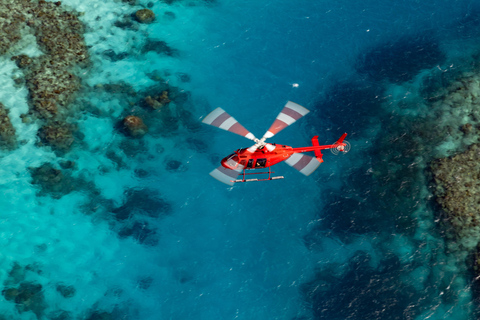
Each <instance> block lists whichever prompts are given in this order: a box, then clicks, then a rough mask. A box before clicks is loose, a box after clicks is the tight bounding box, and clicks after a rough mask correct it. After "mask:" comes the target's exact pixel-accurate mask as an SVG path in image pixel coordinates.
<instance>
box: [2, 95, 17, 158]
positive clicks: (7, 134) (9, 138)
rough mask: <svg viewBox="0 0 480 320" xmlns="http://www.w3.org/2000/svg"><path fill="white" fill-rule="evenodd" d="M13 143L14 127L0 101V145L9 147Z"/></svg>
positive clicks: (14, 140)
mask: <svg viewBox="0 0 480 320" xmlns="http://www.w3.org/2000/svg"><path fill="white" fill-rule="evenodd" d="M15 145H16V138H15V128H14V127H13V126H12V123H11V122H10V118H9V117H8V113H7V110H6V109H5V106H4V105H3V104H2V103H0V147H2V148H8V149H11V148H13V147H15Z"/></svg>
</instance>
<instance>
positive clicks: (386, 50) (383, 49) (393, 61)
mask: <svg viewBox="0 0 480 320" xmlns="http://www.w3.org/2000/svg"><path fill="white" fill-rule="evenodd" d="M444 60H445V55H444V53H443V52H442V51H441V50H440V47H439V43H438V42H437V41H435V39H434V37H433V36H432V35H422V36H420V35H418V36H411V37H405V38H403V39H399V40H396V41H389V42H386V43H384V44H382V45H380V46H378V47H375V48H373V49H371V50H370V51H369V52H367V53H366V54H364V55H363V56H362V57H361V58H360V59H359V60H358V63H357V64H356V65H357V70H358V71H359V72H360V73H365V74H368V75H369V76H370V77H371V78H372V79H373V80H376V81H381V80H388V81H390V82H394V83H397V82H405V81H408V80H411V79H412V78H413V77H414V76H415V75H417V74H418V73H419V72H420V71H421V70H423V69H430V68H432V67H434V66H436V65H439V64H442V63H443V61H444Z"/></svg>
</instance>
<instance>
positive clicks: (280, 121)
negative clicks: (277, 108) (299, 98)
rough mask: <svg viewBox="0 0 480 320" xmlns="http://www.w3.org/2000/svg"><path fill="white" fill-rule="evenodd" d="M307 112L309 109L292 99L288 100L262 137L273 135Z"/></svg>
mask: <svg viewBox="0 0 480 320" xmlns="http://www.w3.org/2000/svg"><path fill="white" fill-rule="evenodd" d="M309 112H310V111H309V110H308V109H306V108H304V107H302V106H301V105H299V104H296V103H294V102H292V101H288V102H287V104H286V105H285V107H283V110H282V111H281V112H280V113H279V114H278V116H277V118H276V119H275V121H274V122H273V124H272V126H271V127H270V129H268V131H267V132H266V133H265V135H264V136H263V138H271V137H273V136H274V135H276V134H277V133H279V132H280V131H282V130H283V129H285V128H286V127H288V126H289V125H291V124H292V123H294V122H295V121H297V120H298V119H300V118H301V117H303V116H304V115H306V114H307V113H309Z"/></svg>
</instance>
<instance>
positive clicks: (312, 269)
mask: <svg viewBox="0 0 480 320" xmlns="http://www.w3.org/2000/svg"><path fill="white" fill-rule="evenodd" d="M62 4H63V5H65V6H69V7H71V8H72V9H75V10H77V11H80V12H84V14H83V15H82V16H81V17H80V19H81V20H82V21H83V22H84V23H85V24H86V25H87V28H86V34H85V39H86V42H87V45H88V46H89V52H90V54H91V59H92V61H93V65H92V67H91V68H90V69H89V70H88V72H85V74H83V75H82V77H83V79H82V80H83V83H84V85H85V88H84V89H83V90H82V91H81V96H80V97H79V101H81V104H82V105H84V106H85V111H83V112H82V113H79V114H78V116H77V117H76V118H75V119H73V118H72V119H71V121H72V122H75V123H76V124H77V125H78V127H79V131H81V132H82V133H83V135H84V137H83V139H82V143H79V144H76V145H74V147H73V149H72V150H71V151H70V152H69V153H67V154H65V155H63V156H60V157H59V156H58V155H56V154H55V153H54V152H53V151H51V150H50V149H49V148H46V147H39V146H37V145H36V144H35V142H36V127H35V125H26V124H23V123H22V122H21V120H20V118H19V116H20V114H21V113H24V112H26V110H27V109H28V106H27V99H28V97H27V91H26V89H25V88H22V87H20V88H18V87H16V86H15V85H14V83H13V80H12V73H15V72H17V70H16V67H15V64H14V63H13V62H11V61H9V60H8V59H7V58H5V57H4V58H2V60H1V61H0V63H1V66H2V67H1V78H0V83H2V87H3V92H2V93H1V94H0V98H1V100H0V101H1V102H3V103H4V104H5V105H6V106H7V107H8V108H9V110H10V117H11V119H12V123H13V124H14V126H15V128H16V130H17V134H18V136H19V138H20V139H22V140H25V142H24V143H23V144H22V145H21V146H20V147H19V148H18V149H16V150H15V151H12V152H4V153H3V157H2V158H1V159H0V163H1V166H0V172H1V175H2V179H1V183H0V188H1V190H2V193H3V194H4V197H3V198H1V199H0V209H1V212H2V213H3V215H2V220H1V224H0V225H1V227H0V243H1V244H2V248H3V250H2V252H1V254H0V257H1V259H0V270H1V272H0V281H1V282H2V283H4V287H5V288H9V287H11V286H12V285H18V283H20V282H22V283H34V284H41V285H42V295H43V305H42V307H41V308H39V309H40V310H41V312H40V313H37V315H35V314H34V313H33V312H31V311H27V312H20V311H19V309H18V304H17V306H16V305H15V303H14V302H12V301H7V299H4V295H2V296H1V299H2V300H0V310H2V311H1V314H3V315H4V316H5V317H6V318H7V319H36V318H37V317H38V318H43V319H103V318H101V317H102V316H103V317H107V318H105V319H110V318H111V319H191V318H196V319H446V318H448V319H474V318H475V315H476V309H477V306H476V303H475V301H474V295H473V292H472V291H473V289H472V286H471V282H472V275H471V274H470V273H469V271H468V268H467V265H466V264H465V261H464V256H462V255H461V254H454V253H451V252H449V250H448V249H447V245H446V242H445V237H444V234H443V229H442V227H440V226H439V224H438V223H437V221H438V220H436V218H437V217H436V214H435V212H434V210H433V204H432V201H431V195H430V191H429V190H428V189H427V178H426V177H425V176H423V175H422V174H419V172H420V173H422V170H421V168H420V169H419V170H417V169H418V167H416V166H415V165H412V164H413V163H414V162H415V161H416V160H415V157H414V156H409V155H410V153H409V152H410V151H409V150H410V149H409V148H410V147H411V143H410V141H409V140H405V139H406V138H402V139H399V140H395V139H393V140H392V141H394V142H395V143H388V139H387V138H385V139H384V140H382V137H383V136H389V135H392V136H395V135H398V136H401V137H404V136H405V135H406V136H407V137H408V134H409V133H408V132H401V130H402V127H401V126H400V125H398V123H399V122H401V121H400V120H401V119H403V118H402V117H403V116H406V115H408V116H411V115H413V116H417V117H421V116H422V115H423V114H424V113H425V112H428V110H427V111H425V109H422V108H423V107H422V103H423V102H422V99H423V98H422V96H420V95H419V94H418V92H419V91H421V89H422V90H423V87H421V86H422V85H423V83H424V82H423V81H421V79H424V78H425V77H428V75H432V77H434V76H435V75H438V74H440V73H442V72H447V73H448V72H452V73H453V72H456V71H458V70H469V68H471V66H472V59H473V58H472V53H474V52H476V51H477V50H478V47H476V43H478V41H476V40H477V39H478V38H479V36H480V32H479V31H480V24H479V21H480V20H479V17H480V16H479V15H478V12H480V11H478V10H479V9H480V8H479V5H478V4H476V2H474V1H455V2H454V3H452V2H451V1H433V2H430V3H424V2H422V1H401V2H397V3H395V4H393V5H391V4H388V5H387V4H385V3H384V2H380V1H373V0H372V1H367V2H365V1H364V2H362V3H361V4H360V3H358V2H355V1H346V0H345V1H340V2H339V1H337V2H335V3H332V2H331V1H330V2H327V1H300V2H297V3H292V2H291V1H283V0H281V1H275V2H259V1H250V0H248V1H242V3H241V4H238V2H234V1H229V0H218V1H208V2H204V1H176V2H173V3H167V2H162V1H151V2H140V3H139V5H138V6H129V5H127V4H124V3H122V2H120V1H103V2H98V1H76V0H66V1H62ZM144 6H148V7H150V8H151V9H152V10H153V11H154V12H155V14H156V17H157V19H156V22H155V23H153V24H149V25H138V28H139V29H138V30H132V29H128V28H126V29H125V28H118V27H115V26H114V23H115V21H117V20H119V19H121V17H122V16H123V15H125V14H126V15H129V14H131V13H133V12H135V11H136V10H137V9H140V8H142V7H144ZM147 39H150V40H157V41H165V42H166V44H167V45H168V46H169V47H170V48H172V49H173V51H170V52H169V51H165V50H164V51H163V52H160V53H159V52H154V51H149V52H143V51H142V47H143V44H144V43H145V42H146V41H147ZM35 50H36V49H35V48H34V47H33V48H32V47H27V48H26V49H25V51H26V52H28V53H29V54H32V55H33V54H35V52H36V51H35ZM109 50H110V51H109ZM112 50H113V51H112ZM112 52H113V54H112ZM112 57H114V58H112ZM119 57H121V58H119ZM156 79H161V80H160V81H156ZM121 81H123V82H125V83H127V84H130V85H131V86H132V88H133V89H134V90H135V91H136V92H137V94H138V95H142V94H144V93H145V92H147V93H148V90H152V89H151V88H152V86H154V85H156V84H157V85H158V83H165V82H166V83H168V84H169V85H171V86H174V87H178V88H179V92H180V93H182V94H184V93H185V96H184V99H182V100H181V102H178V101H177V102H176V103H172V104H171V105H170V106H169V107H170V109H171V110H172V115H173V116H172V118H165V116H164V115H163V116H162V114H160V113H158V112H157V113H155V112H150V113H148V112H145V111H142V110H141V109H140V108H138V107H137V106H135V105H132V104H130V102H131V101H134V100H135V99H136V98H134V96H133V95H129V94H128V92H127V91H128V90H127V89H126V87H119V89H118V90H116V91H115V90H113V91H108V90H100V89H99V86H98V84H102V85H103V86H105V84H108V83H117V84H118V83H119V82H121ZM436 89H438V87H436ZM288 100H291V101H295V102H297V103H299V104H301V105H303V106H304V107H306V108H308V109H310V110H311V113H310V114H309V115H307V116H306V118H305V119H302V120H300V121H299V122H298V123H295V124H294V125H292V127H290V128H287V129H285V131H284V132H281V133H279V134H278V135H277V136H276V137H275V138H274V139H272V141H271V142H278V143H282V144H287V145H291V146H294V147H297V146H306V145H310V143H311V142H310V139H311V137H312V136H313V135H319V136H320V143H325V144H327V143H332V142H334V141H335V140H336V139H338V137H339V136H340V135H341V134H342V133H343V132H348V134H349V136H348V138H347V139H348V140H349V141H350V142H351V144H352V151H351V152H349V153H348V154H346V155H339V156H337V157H335V156H334V155H332V154H330V153H329V152H328V153H325V157H324V160H325V162H324V163H323V164H322V165H321V166H320V167H319V169H318V170H317V171H316V172H314V173H313V174H312V175H311V176H309V177H304V176H302V175H300V174H299V173H298V172H296V171H295V170H292V169H291V168H290V167H288V166H285V165H283V164H279V165H278V166H276V168H275V171H277V173H278V174H280V175H284V176H285V179H283V180H279V181H270V182H264V183H248V184H240V185H235V186H234V187H233V188H230V187H227V186H225V185H223V184H220V183H219V182H217V181H216V180H214V179H211V178H210V176H209V175H208V173H209V172H210V171H211V170H213V169H214V168H215V167H217V166H218V162H219V160H220V159H221V158H223V157H224V156H225V155H227V154H229V153H231V151H233V150H235V149H236V148H240V147H245V146H248V143H249V141H247V140H245V139H243V138H241V137H238V136H235V135H232V134H229V133H227V132H224V131H220V130H216V129H215V128H210V127H207V126H203V125H201V123H200V121H199V120H200V119H201V118H202V117H203V116H205V115H206V114H208V112H210V111H211V110H213V109H214V108H216V107H222V108H224V109H225V110H227V111H228V112H229V113H230V114H231V115H233V116H234V117H235V118H236V119H237V120H239V121H240V122H241V123H242V124H243V125H244V126H245V127H247V128H248V129H249V130H251V131H252V132H253V133H254V134H256V135H257V136H258V135H261V134H263V132H264V131H265V130H266V129H267V128H268V127H269V126H270V124H271V122H272V121H273V119H274V118H275V117H276V115H277V114H278V112H279V111H280V110H281V108H282V107H283V105H284V104H285V103H286V101H288ZM401 102H405V103H406V104H407V107H405V106H404V107H402V104H401ZM129 110H132V111H133V112H137V113H139V114H140V115H142V116H144V117H145V118H146V120H145V122H146V124H147V125H148V126H149V128H150V133H149V134H147V135H145V136H144V137H143V138H141V139H132V138H128V137H125V135H123V134H122V133H121V132H119V131H118V130H116V129H115V127H116V124H117V123H118V121H119V120H121V119H122V117H123V116H125V115H126V114H127V113H128V111H129ZM408 119H410V118H408ZM404 133H405V134H404ZM386 140H387V141H386ZM424 156H425V158H428V157H432V156H433V155H430V154H425V155H424ZM62 160H71V161H74V162H75V167H74V168H73V169H68V170H66V174H68V176H69V177H71V180H69V181H70V183H68V184H66V185H65V186H64V189H68V190H63V191H62V190H60V194H52V193H49V192H47V193H42V192H41V190H40V188H39V186H38V185H34V184H32V178H31V174H30V171H29V170H28V168H29V167H38V166H40V165H41V164H42V163H45V162H50V163H52V164H53V165H54V166H56V167H58V166H59V165H60V163H61V161H62ZM423 164H424V162H423ZM385 167H387V168H388V170H390V171H392V172H393V173H392V175H391V176H387V177H386V178H385V177H384V176H381V175H377V174H376V172H377V171H381V170H382V168H385ZM411 168H413V169H411ZM389 177H390V178H389ZM67 191H69V192H67ZM59 284H63V285H65V286H73V288H74V289H75V292H74V294H73V296H68V297H65V296H64V295H62V294H61V292H60V291H61V290H60V291H59V289H58V286H59ZM61 311H66V312H67V313H60V312H61ZM102 312H106V313H108V316H107V315H106V313H105V314H103V315H102ZM62 317H63V318H62ZM108 317H110V318H108Z"/></svg>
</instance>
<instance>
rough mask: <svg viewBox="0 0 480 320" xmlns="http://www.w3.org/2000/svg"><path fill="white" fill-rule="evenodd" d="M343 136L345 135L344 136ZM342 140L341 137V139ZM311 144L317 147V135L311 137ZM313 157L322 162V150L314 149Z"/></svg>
mask: <svg viewBox="0 0 480 320" xmlns="http://www.w3.org/2000/svg"><path fill="white" fill-rule="evenodd" d="M344 138H345V137H344ZM342 140H343V139H342ZM312 145H313V146H314V147H319V146H320V144H319V143H318V136H315V137H313V138H312ZM314 152H315V157H316V158H317V160H318V162H320V163H322V162H323V159H322V157H323V154H322V151H321V150H315V151H314Z"/></svg>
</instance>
